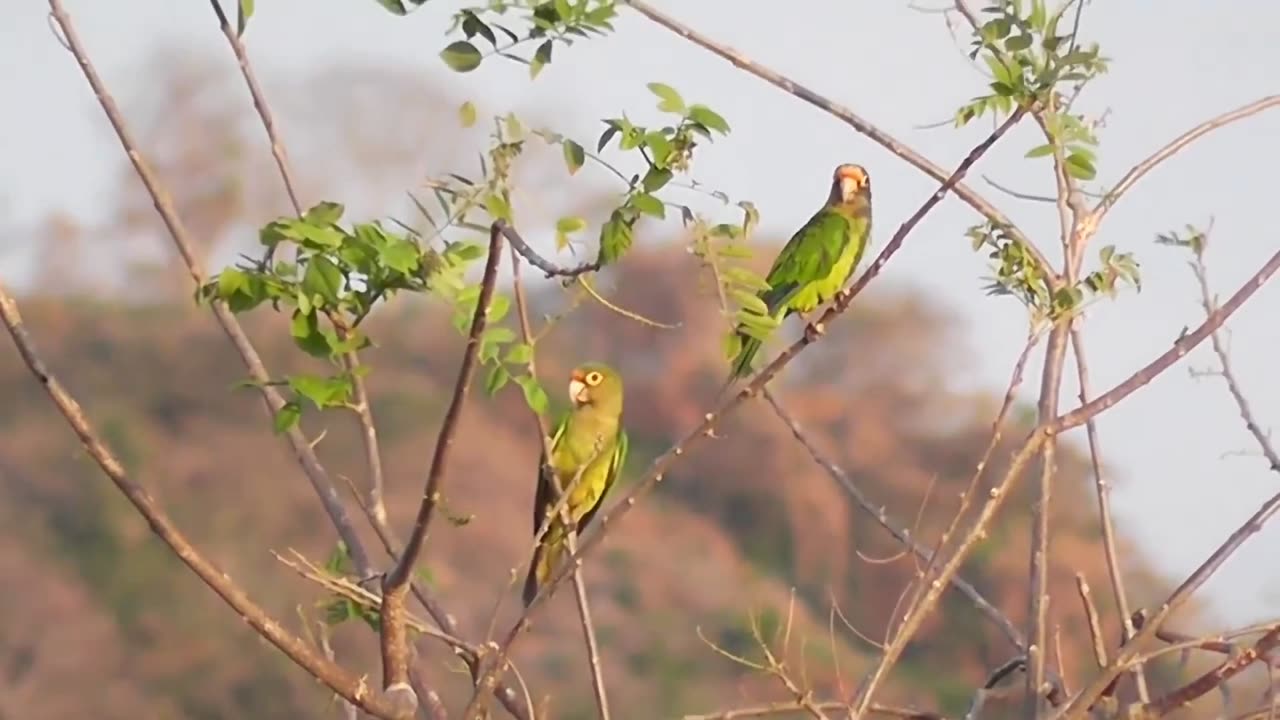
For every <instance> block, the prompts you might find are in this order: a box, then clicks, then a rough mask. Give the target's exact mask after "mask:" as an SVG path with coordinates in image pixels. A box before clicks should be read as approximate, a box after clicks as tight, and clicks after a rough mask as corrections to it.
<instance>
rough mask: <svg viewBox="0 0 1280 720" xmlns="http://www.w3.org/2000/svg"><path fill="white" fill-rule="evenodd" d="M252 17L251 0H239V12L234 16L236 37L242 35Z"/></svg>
mask: <svg viewBox="0 0 1280 720" xmlns="http://www.w3.org/2000/svg"><path fill="white" fill-rule="evenodd" d="M251 17H253V0H240V8H239V12H238V13H237V15H236V37H239V36H241V35H244V29H245V28H246V27H248V26H249V18H251Z"/></svg>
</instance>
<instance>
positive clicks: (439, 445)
mask: <svg viewBox="0 0 1280 720" xmlns="http://www.w3.org/2000/svg"><path fill="white" fill-rule="evenodd" d="M501 260H502V233H501V232H500V231H499V228H498V224H497V223H494V225H493V228H492V229H491V230H490V231H489V257H488V259H487V260H486V262H485V266H484V278H483V279H482V280H481V282H480V297H479V299H478V300H477V301H476V310H475V314H474V315H473V316H472V318H471V331H470V332H469V333H468V335H467V344H466V348H465V349H464V350H463V355H462V365H461V367H459V368H458V379H457V381H456V382H455V383H454V386H453V397H452V399H451V400H450V401H449V409H448V410H446V411H445V415H444V424H443V425H441V427H440V433H439V435H437V436H436V447H435V451H434V452H433V453H432V457H431V469H430V470H428V472H427V481H426V485H425V487H424V488H423V491H422V502H421V504H419V506H418V515H417V517H416V518H415V519H414V521H413V530H412V531H411V532H410V534H409V541H408V542H407V543H406V544H405V547H404V551H403V552H402V553H401V554H400V557H399V559H398V560H397V561H396V564H395V565H394V566H393V567H392V568H391V570H390V571H389V572H387V574H386V575H385V576H384V577H383V579H382V609H381V614H380V617H381V619H382V623H381V628H382V629H381V632H382V673H383V686H384V687H385V688H386V691H387V693H388V694H389V695H392V696H393V697H395V698H397V699H398V700H397V701H398V702H403V704H402V705H401V706H400V710H401V712H402V713H403V714H404V715H405V716H406V717H407V716H411V715H412V714H413V712H414V711H415V709H416V707H417V702H418V701H417V697H416V695H415V694H414V692H413V689H412V688H411V687H410V686H409V684H408V676H409V670H408V666H409V638H408V634H407V632H406V630H405V625H404V615H405V608H404V601H405V595H406V594H407V593H408V591H409V580H410V578H411V577H412V575H413V566H414V565H415V564H416V563H417V561H418V555H419V554H421V552H422V545H423V542H424V541H425V540H426V538H427V529H428V527H429V526H430V524H431V518H432V515H433V514H434V512H435V508H436V505H437V504H439V502H440V498H441V485H442V482H443V478H444V474H445V467H446V463H447V461H448V457H449V448H450V447H452V445H453V438H454V435H455V434H456V432H457V429H458V421H459V418H461V416H462V406H463V405H465V404H466V400H467V395H468V394H469V392H470V390H471V379H472V376H473V375H475V365H476V354H477V353H478V352H479V350H480V336H481V335H482V334H483V333H484V328H485V325H486V324H487V321H488V318H489V302H490V301H491V300H492V299H493V290H494V285H495V284H496V283H497V280H498V263H499V262H500V261H501Z"/></svg>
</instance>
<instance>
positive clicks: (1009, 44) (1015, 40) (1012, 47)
mask: <svg viewBox="0 0 1280 720" xmlns="http://www.w3.org/2000/svg"><path fill="white" fill-rule="evenodd" d="M1031 42H1032V38H1031V36H1030V35H1014V36H1013V37H1011V38H1009V39H1008V40H1005V41H1004V49H1005V50H1008V51H1009V52H1011V53H1014V52H1022V51H1023V50H1026V49H1027V48H1029V47H1031Z"/></svg>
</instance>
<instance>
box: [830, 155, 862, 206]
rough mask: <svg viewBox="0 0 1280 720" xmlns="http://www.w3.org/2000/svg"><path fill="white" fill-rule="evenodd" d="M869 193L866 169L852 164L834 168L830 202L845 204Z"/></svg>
mask: <svg viewBox="0 0 1280 720" xmlns="http://www.w3.org/2000/svg"><path fill="white" fill-rule="evenodd" d="M870 192H871V176H870V175H868V174H867V170H866V168H864V167H862V166H861V165H854V164H853V163H844V164H843V165H839V166H837V167H836V170H835V172H834V173H833V174H832V178H831V202H833V203H839V204H847V203H851V202H854V201H855V200H857V199H858V198H860V197H865V196H866V195H867V194H869V193H870Z"/></svg>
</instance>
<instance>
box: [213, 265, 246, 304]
mask: <svg viewBox="0 0 1280 720" xmlns="http://www.w3.org/2000/svg"><path fill="white" fill-rule="evenodd" d="M248 284H249V278H248V277H246V276H245V274H244V271H243V270H240V269H239V268H233V267H229V268H227V269H226V270H223V271H222V272H220V273H218V297H220V298H222V299H223V300H227V299H230V298H231V296H232V295H235V294H236V293H237V292H239V291H240V290H242V289H244V288H246V287H247V286H248Z"/></svg>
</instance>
